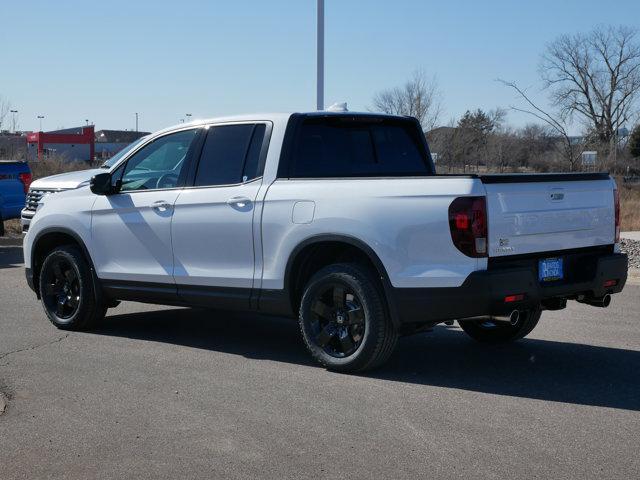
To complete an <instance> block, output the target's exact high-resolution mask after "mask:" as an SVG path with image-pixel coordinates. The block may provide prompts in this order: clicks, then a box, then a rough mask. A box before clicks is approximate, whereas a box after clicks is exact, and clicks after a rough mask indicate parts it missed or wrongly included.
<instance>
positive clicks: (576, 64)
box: [540, 26, 640, 143]
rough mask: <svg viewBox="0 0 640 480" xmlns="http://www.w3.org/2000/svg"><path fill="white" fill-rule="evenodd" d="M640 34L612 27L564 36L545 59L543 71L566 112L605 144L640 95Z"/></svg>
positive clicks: (554, 97) (550, 47)
mask: <svg viewBox="0 0 640 480" xmlns="http://www.w3.org/2000/svg"><path fill="white" fill-rule="evenodd" d="M637 33H638V31H637V30H636V29H635V28H629V27H623V26H620V27H612V26H609V27H598V28H596V29H594V30H593V31H591V32H589V33H586V34H581V33H578V34H575V35H563V36H561V37H559V38H558V39H556V40H555V41H553V42H552V43H550V44H549V45H548V46H547V51H546V53H545V54H544V55H543V58H542V62H541V65H540V74H541V76H542V78H543V80H544V82H545V87H546V88H548V89H549V90H550V91H551V92H552V93H551V98H552V100H553V103H554V105H555V106H557V107H559V108H560V115H561V117H562V118H563V119H566V118H570V117H573V116H576V117H578V118H579V119H580V120H582V121H583V122H584V123H586V125H587V127H588V129H589V130H591V131H593V132H594V133H595V134H596V135H597V137H598V138H599V140H600V141H601V142H602V143H608V142H610V141H611V140H612V138H614V136H615V134H616V132H617V130H618V129H619V128H621V127H622V126H623V125H624V124H625V123H626V122H628V120H629V119H630V116H631V115H633V108H634V106H635V104H636V101H637V99H638V97H639V96H640V43H639V42H638V40H637Z"/></svg>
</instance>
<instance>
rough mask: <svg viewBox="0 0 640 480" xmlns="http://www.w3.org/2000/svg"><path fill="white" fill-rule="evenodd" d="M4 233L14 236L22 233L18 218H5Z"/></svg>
mask: <svg viewBox="0 0 640 480" xmlns="http://www.w3.org/2000/svg"><path fill="white" fill-rule="evenodd" d="M4 233H5V236H7V237H14V236H16V235H20V234H21V233H22V225H21V224H20V219H17V218H16V219H13V220H6V221H5V222H4Z"/></svg>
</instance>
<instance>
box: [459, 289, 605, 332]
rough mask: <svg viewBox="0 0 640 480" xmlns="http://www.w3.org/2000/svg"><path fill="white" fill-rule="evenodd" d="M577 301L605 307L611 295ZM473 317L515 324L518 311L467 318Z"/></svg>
mask: <svg viewBox="0 0 640 480" xmlns="http://www.w3.org/2000/svg"><path fill="white" fill-rule="evenodd" d="M578 301H579V302H580V303H585V304H587V305H591V306H592V307H600V308H607V307H608V306H609V305H610V304H611V295H609V294H608V293H607V294H605V295H603V296H602V297H584V298H581V299H578ZM473 319H478V320H490V321H492V322H499V323H509V324H510V325H513V326H515V325H517V324H518V322H519V321H520V311H519V310H512V311H511V312H510V313H508V314H507V315H491V316H489V317H472V318H469V319H467V320H473Z"/></svg>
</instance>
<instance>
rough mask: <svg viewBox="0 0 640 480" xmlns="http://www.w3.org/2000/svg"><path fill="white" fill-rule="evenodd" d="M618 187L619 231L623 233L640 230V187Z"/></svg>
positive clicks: (619, 183)
mask: <svg viewBox="0 0 640 480" xmlns="http://www.w3.org/2000/svg"><path fill="white" fill-rule="evenodd" d="M618 185H620V187H619V188H620V229H621V230H622V231H623V232H629V231H636V230H640V185H636V186H633V187H631V186H628V185H622V184H621V182H618Z"/></svg>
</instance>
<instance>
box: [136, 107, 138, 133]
mask: <svg viewBox="0 0 640 480" xmlns="http://www.w3.org/2000/svg"><path fill="white" fill-rule="evenodd" d="M137 131H138V112H136V132H137Z"/></svg>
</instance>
